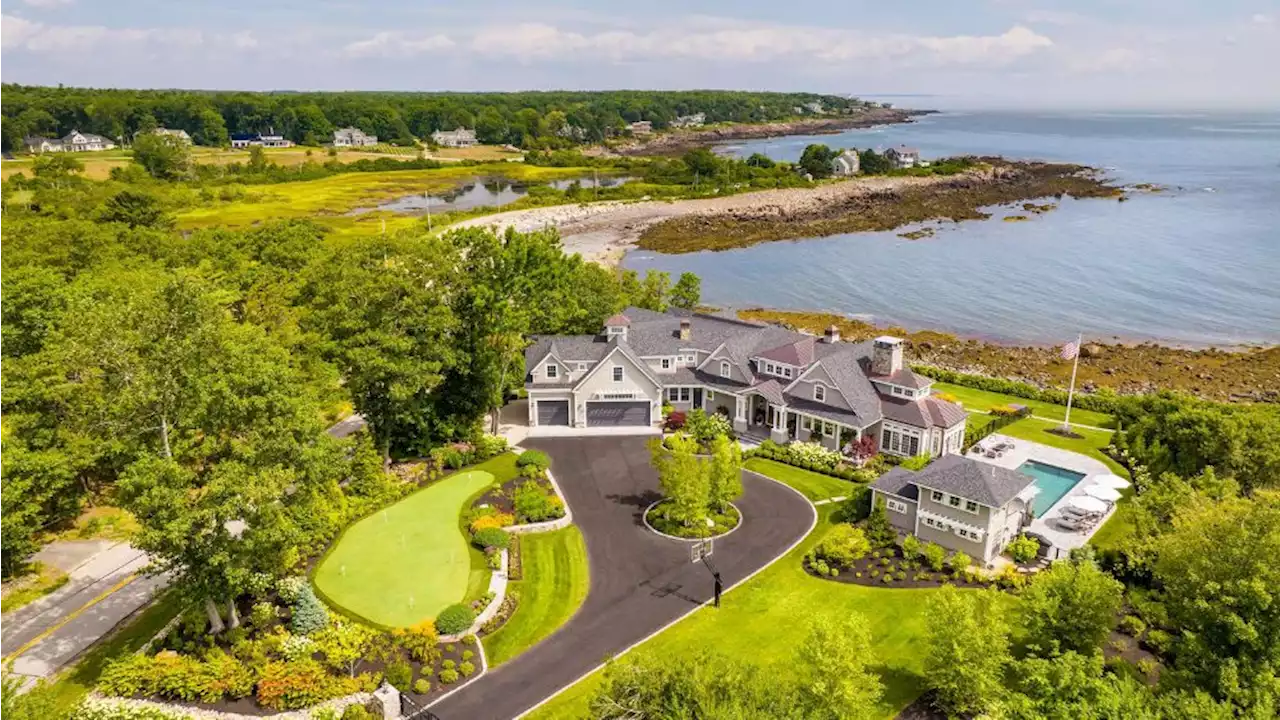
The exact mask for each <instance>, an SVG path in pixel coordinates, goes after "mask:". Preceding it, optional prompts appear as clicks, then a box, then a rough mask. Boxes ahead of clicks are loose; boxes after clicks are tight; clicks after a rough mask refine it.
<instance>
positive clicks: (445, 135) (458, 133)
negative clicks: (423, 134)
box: [431, 128, 476, 148]
mask: <svg viewBox="0 0 1280 720" xmlns="http://www.w3.org/2000/svg"><path fill="white" fill-rule="evenodd" d="M431 142H433V143H435V144H436V145H439V146H440V147H450V148H466V147H471V146H473V145H475V144H476V131H475V130H472V129H470V128H457V129H456V130H437V131H435V132H433V133H431Z"/></svg>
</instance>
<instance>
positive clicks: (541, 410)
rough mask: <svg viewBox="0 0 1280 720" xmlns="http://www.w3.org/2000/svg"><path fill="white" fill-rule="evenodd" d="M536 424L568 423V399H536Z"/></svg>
mask: <svg viewBox="0 0 1280 720" xmlns="http://www.w3.org/2000/svg"><path fill="white" fill-rule="evenodd" d="M538 424H539V425H568V424H569V401H568V400H539V401H538Z"/></svg>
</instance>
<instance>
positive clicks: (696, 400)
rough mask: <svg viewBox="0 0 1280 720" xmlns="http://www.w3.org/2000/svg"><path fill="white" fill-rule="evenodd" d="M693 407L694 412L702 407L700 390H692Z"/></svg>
mask: <svg viewBox="0 0 1280 720" xmlns="http://www.w3.org/2000/svg"><path fill="white" fill-rule="evenodd" d="M693 407H694V409H695V410H696V409H698V408H701V407H702V388H694V389H693Z"/></svg>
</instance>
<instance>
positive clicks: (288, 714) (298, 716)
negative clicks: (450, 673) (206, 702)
mask: <svg viewBox="0 0 1280 720" xmlns="http://www.w3.org/2000/svg"><path fill="white" fill-rule="evenodd" d="M481 657H484V655H483V653H481ZM479 676H480V675H479V674H477V675H476V676H475V677H479ZM372 699H373V695H372V694H370V693H367V692H360V693H355V694H352V695H346V696H344V697H340V698H333V699H332V700H326V701H324V702H322V703H319V704H317V705H312V706H311V707H309V708H305V709H302V710H287V711H285V712H281V713H276V714H274V715H241V714H240V713H230V712H220V711H217V710H206V709H204V708H198V707H188V706H186V705H172V704H170V703H162V702H155V701H154V700H135V699H133V698H116V697H107V696H105V695H99V694H98V693H97V692H94V693H92V694H91V695H89V697H88V698H86V699H85V704H86V705H89V706H91V707H92V706H98V707H117V708H129V709H134V710H159V711H161V712H166V713H170V714H173V715H175V716H177V717H185V718H196V719H197V720H261V719H262V718H264V717H268V718H272V720H310V718H312V717H314V715H313V713H314V712H315V711H317V710H321V709H324V708H332V709H333V710H334V711H335V712H336V713H337V714H338V715H339V716H341V715H342V711H343V710H344V709H346V707H347V706H348V705H364V704H366V703H368V702H369V701H370V700H372ZM397 709H398V708H397Z"/></svg>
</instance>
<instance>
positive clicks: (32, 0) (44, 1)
mask: <svg viewBox="0 0 1280 720" xmlns="http://www.w3.org/2000/svg"><path fill="white" fill-rule="evenodd" d="M22 2H23V3H25V4H27V5H30V6H31V7H35V8H55V7H63V6H66V5H70V4H71V3H73V2H75V0H22Z"/></svg>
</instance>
